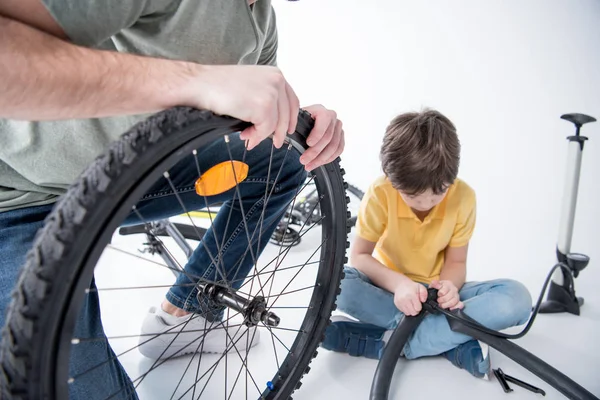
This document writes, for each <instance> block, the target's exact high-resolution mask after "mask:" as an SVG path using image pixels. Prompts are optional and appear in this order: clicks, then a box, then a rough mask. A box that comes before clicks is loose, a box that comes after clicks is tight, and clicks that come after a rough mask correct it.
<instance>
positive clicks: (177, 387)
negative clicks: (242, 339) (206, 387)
mask: <svg viewBox="0 0 600 400" xmlns="http://www.w3.org/2000/svg"><path fill="white" fill-rule="evenodd" d="M207 323H208V320H206V319H205V320H204V330H206V324H207ZM204 342H205V341H204V340H202V341H201V342H200V343H199V344H198V347H196V351H195V352H194V356H195V355H196V353H198V350H199V349H200V347H204ZM200 354H202V351H200ZM194 356H192V357H191V358H190V362H189V363H188V364H187V366H186V367H185V370H184V371H183V374H181V379H179V382H178V383H177V386H175V389H174V390H173V394H172V395H171V399H170V400H173V398H174V397H175V393H177V389H179V386H181V382H183V378H185V374H187V371H188V369H189V368H190V365H192V362H193V361H194V358H195V357H194ZM198 365H200V360H198ZM194 390H195V387H194Z"/></svg>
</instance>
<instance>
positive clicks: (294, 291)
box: [269, 283, 320, 310]
mask: <svg viewBox="0 0 600 400" xmlns="http://www.w3.org/2000/svg"><path fill="white" fill-rule="evenodd" d="M317 286H320V284H318V283H317V284H316V285H311V286H306V287H303V288H301V289H294V290H290V291H289V292H282V293H279V294H278V295H277V298H276V299H275V300H273V303H275V301H276V300H277V299H278V298H279V297H281V296H287V295H288V294H293V293H298V292H302V291H304V290H308V289H314V288H316V287H317ZM272 297H275V295H273V296H272ZM270 309H271V308H270V307H269V310H270Z"/></svg>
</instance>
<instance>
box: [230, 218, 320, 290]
mask: <svg viewBox="0 0 600 400" xmlns="http://www.w3.org/2000/svg"><path fill="white" fill-rule="evenodd" d="M317 225H318V221H317V222H315V223H314V224H313V225H312V226H311V227H310V228H309V229H307V230H306V231H305V232H304V233H303V234H302V235H301V236H300V237H302V236H304V235H305V234H306V233H308V232H309V231H310V230H311V229H312V228H314V227H315V226H317ZM292 247H293V245H289V246H288V247H287V248H286V250H285V251H286V254H285V255H284V258H285V256H287V254H288V253H289V252H290V250H291V249H292ZM277 259H278V256H276V257H275V258H273V259H272V260H271V261H270V262H269V263H268V264H267V265H266V266H265V267H263V268H262V269H261V271H264V270H265V269H266V268H267V267H268V266H269V265H271V264H272V263H273V262H275V261H276V260H277ZM282 262H283V260H282ZM311 264H313V263H311ZM280 265H281V264H280ZM302 265H304V264H302ZM276 272H277V270H273V271H272V272H266V273H270V274H271V275H274V274H275V273H276ZM270 278H271V277H269V279H267V281H266V282H265V284H266V283H267V282H269V280H270ZM248 283H249V282H245V283H244V284H242V286H240V289H241V288H242V287H244V286H246V285H247V284H248Z"/></svg>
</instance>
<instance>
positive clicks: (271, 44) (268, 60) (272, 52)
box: [258, 7, 279, 67]
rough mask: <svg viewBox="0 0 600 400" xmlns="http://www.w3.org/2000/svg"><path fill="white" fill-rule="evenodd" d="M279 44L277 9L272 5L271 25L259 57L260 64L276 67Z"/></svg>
mask: <svg viewBox="0 0 600 400" xmlns="http://www.w3.org/2000/svg"><path fill="white" fill-rule="evenodd" d="M278 45H279V38H278V35H277V18H276V17H275V10H274V9H273V8H272V7H271V16H270V18H269V25H268V28H267V31H266V34H265V43H264V45H263V49H262V52H261V53H260V57H259V59H258V65H271V66H273V67H276V66H277V48H278Z"/></svg>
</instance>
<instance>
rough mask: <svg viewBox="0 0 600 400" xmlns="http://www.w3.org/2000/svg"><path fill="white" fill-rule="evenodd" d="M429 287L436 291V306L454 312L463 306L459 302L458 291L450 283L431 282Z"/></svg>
mask: <svg viewBox="0 0 600 400" xmlns="http://www.w3.org/2000/svg"><path fill="white" fill-rule="evenodd" d="M429 286H430V287H432V288H434V289H437V290H438V300H437V301H438V304H439V305H440V306H441V307H442V308H445V309H450V310H456V309H460V308H463V307H464V306H465V305H464V304H463V302H462V301H460V295H459V294H458V289H457V288H456V286H455V285H454V283H452V281H438V280H435V281H431V284H430V285H429Z"/></svg>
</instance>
